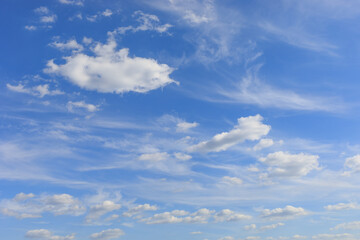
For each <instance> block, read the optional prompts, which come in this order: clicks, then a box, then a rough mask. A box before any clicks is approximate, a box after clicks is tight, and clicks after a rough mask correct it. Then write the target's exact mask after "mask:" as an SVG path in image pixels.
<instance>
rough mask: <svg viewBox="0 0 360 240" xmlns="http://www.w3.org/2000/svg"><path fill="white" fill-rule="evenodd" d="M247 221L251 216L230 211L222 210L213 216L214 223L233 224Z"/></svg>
mask: <svg viewBox="0 0 360 240" xmlns="http://www.w3.org/2000/svg"><path fill="white" fill-rule="evenodd" d="M249 219H251V216H249V215H245V214H242V213H238V212H234V211H232V210H230V209H223V210H221V211H220V212H218V213H216V214H215V215H214V220H215V222H235V221H241V220H249Z"/></svg>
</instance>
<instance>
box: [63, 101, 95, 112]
mask: <svg viewBox="0 0 360 240" xmlns="http://www.w3.org/2000/svg"><path fill="white" fill-rule="evenodd" d="M66 107H67V109H68V111H69V112H74V109H75V108H82V109H85V110H86V111H88V112H96V111H98V110H99V109H98V107H97V106H95V105H93V104H90V103H85V102H84V101H79V102H72V101H69V102H68V103H67V104H66Z"/></svg>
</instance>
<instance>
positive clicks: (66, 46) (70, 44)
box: [50, 39, 84, 52]
mask: <svg viewBox="0 0 360 240" xmlns="http://www.w3.org/2000/svg"><path fill="white" fill-rule="evenodd" d="M50 46H52V47H54V48H57V49H59V50H61V51H64V50H73V51H77V52H80V51H82V50H83V49H84V47H83V46H82V45H81V44H79V43H78V42H77V41H76V40H75V39H71V40H68V41H67V42H57V41H55V42H52V43H50Z"/></svg>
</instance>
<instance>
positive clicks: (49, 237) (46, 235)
mask: <svg viewBox="0 0 360 240" xmlns="http://www.w3.org/2000/svg"><path fill="white" fill-rule="evenodd" d="M25 237H27V238H31V239H39V240H72V239H75V234H74V233H73V234H71V235H67V236H58V235H53V233H52V232H51V231H49V230H47V229H35V230H30V231H27V232H26V234H25Z"/></svg>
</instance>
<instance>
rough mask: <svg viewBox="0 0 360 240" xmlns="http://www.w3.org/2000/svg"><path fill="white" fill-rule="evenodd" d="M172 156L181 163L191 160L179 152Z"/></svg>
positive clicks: (188, 156)
mask: <svg viewBox="0 0 360 240" xmlns="http://www.w3.org/2000/svg"><path fill="white" fill-rule="evenodd" d="M174 156H175V158H176V159H178V160H181V161H188V160H190V159H191V158H192V157H191V156H190V155H188V154H185V153H180V152H176V153H174Z"/></svg>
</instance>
